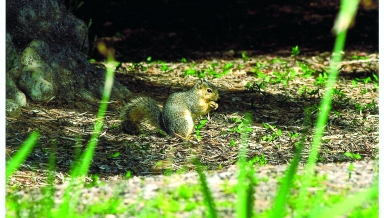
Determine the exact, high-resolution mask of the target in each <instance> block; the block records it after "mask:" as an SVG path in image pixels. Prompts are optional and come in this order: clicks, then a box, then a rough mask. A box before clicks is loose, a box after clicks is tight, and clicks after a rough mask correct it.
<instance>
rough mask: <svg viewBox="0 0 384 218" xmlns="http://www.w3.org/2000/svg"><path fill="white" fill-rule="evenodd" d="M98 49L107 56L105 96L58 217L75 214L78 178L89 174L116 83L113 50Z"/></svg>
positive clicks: (100, 44)
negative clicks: (114, 82) (114, 83)
mask: <svg viewBox="0 0 384 218" xmlns="http://www.w3.org/2000/svg"><path fill="white" fill-rule="evenodd" d="M98 48H99V51H100V52H101V53H102V54H106V55H107V63H106V67H107V70H106V75H105V83H104V89H103V94H102V97H101V103H100V107H99V110H98V113H97V119H96V122H95V126H94V131H93V134H92V135H91V138H90V140H89V142H88V145H87V147H86V149H85V151H84V153H83V154H82V155H81V156H80V158H79V160H78V163H77V166H75V168H74V169H72V172H71V178H72V180H71V184H70V185H69V186H68V188H67V189H66V190H65V193H64V200H63V202H62V204H61V205H60V208H59V210H58V211H57V212H58V213H57V216H58V217H72V216H74V214H75V211H74V210H73V207H74V206H75V205H76V203H77V202H78V198H79V195H78V191H77V190H76V187H78V185H79V183H78V182H79V180H78V178H81V177H82V176H85V175H86V174H87V173H88V170H89V166H90V164H91V161H92V157H93V155H94V151H95V148H96V145H97V142H98V137H99V135H100V132H101V129H102V127H103V120H104V115H105V112H106V110H107V107H108V101H109V98H110V95H111V90H112V86H113V81H114V73H115V69H116V64H115V60H114V57H113V54H112V50H109V49H107V48H106V46H105V44H103V43H99V45H98Z"/></svg>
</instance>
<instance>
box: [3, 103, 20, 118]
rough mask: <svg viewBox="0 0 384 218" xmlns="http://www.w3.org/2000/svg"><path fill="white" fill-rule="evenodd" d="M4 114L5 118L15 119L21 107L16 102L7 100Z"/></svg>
mask: <svg viewBox="0 0 384 218" xmlns="http://www.w3.org/2000/svg"><path fill="white" fill-rule="evenodd" d="M5 113H6V116H7V117H12V118H17V117H18V116H20V114H21V106H20V105H19V104H18V103H17V102H15V101H13V100H11V99H7V100H6V108H5Z"/></svg>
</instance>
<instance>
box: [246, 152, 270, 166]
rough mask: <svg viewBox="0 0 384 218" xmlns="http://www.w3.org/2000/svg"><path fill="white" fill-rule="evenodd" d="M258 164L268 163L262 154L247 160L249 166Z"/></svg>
mask: <svg viewBox="0 0 384 218" xmlns="http://www.w3.org/2000/svg"><path fill="white" fill-rule="evenodd" d="M256 163H257V164H258V165H260V166H263V165H266V164H267V163H268V161H267V159H266V158H265V156H264V154H262V155H261V156H255V157H254V158H252V160H250V161H249V162H248V164H249V165H250V166H253V165H254V164H256Z"/></svg>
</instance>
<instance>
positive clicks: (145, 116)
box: [121, 97, 163, 134]
mask: <svg viewBox="0 0 384 218" xmlns="http://www.w3.org/2000/svg"><path fill="white" fill-rule="evenodd" d="M122 116H123V120H124V121H123V123H122V124H121V125H122V129H123V131H124V132H126V133H129V134H139V133H142V132H143V131H145V130H154V129H163V128H162V127H163V125H162V113H161V109H160V107H159V106H158V105H157V102H156V101H155V100H153V99H152V98H149V97H138V98H135V99H133V100H131V101H130V102H129V103H128V104H127V105H126V106H125V108H124V110H123V114H122Z"/></svg>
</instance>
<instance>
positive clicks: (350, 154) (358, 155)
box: [344, 151, 361, 160]
mask: <svg viewBox="0 0 384 218" xmlns="http://www.w3.org/2000/svg"><path fill="white" fill-rule="evenodd" d="M344 155H345V156H346V157H350V158H352V159H356V160H360V159H361V156H360V154H354V153H352V152H349V151H347V152H345V153H344Z"/></svg>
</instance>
